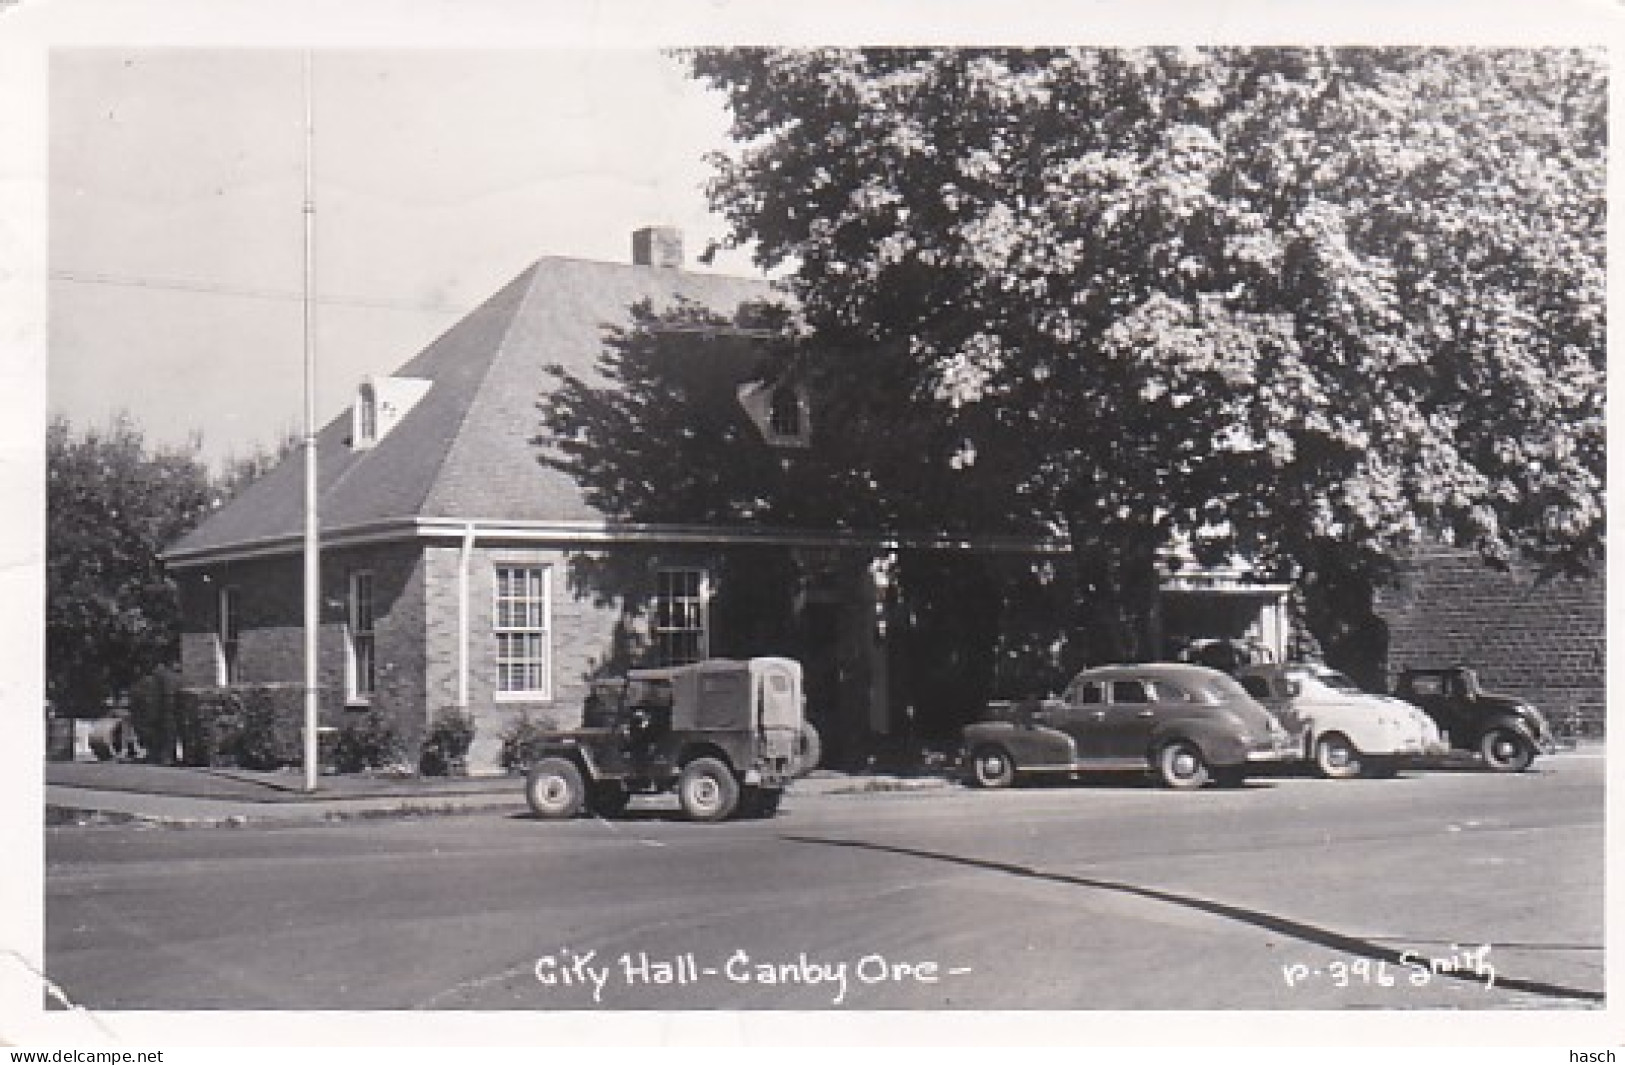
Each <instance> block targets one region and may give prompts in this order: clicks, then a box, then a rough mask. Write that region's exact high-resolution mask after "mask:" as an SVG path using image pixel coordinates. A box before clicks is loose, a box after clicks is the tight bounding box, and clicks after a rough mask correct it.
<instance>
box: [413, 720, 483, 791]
mask: <svg viewBox="0 0 1625 1065" xmlns="http://www.w3.org/2000/svg"><path fill="white" fill-rule="evenodd" d="M473 743H474V718H473V717H472V716H471V715H469V714H466V713H463V712H462V711H460V710H455V709H448V710H441V711H440V712H438V713H437V714H435V715H434V720H433V721H431V722H429V732H428V735H426V736H424V737H423V753H422V755H421V756H420V757H419V759H418V769H419V771H420V772H422V773H423V774H424V775H425V776H431V777H443V776H451V775H454V774H455V775H461V774H463V773H466V772H467V771H468V749H469V747H471V746H473Z"/></svg>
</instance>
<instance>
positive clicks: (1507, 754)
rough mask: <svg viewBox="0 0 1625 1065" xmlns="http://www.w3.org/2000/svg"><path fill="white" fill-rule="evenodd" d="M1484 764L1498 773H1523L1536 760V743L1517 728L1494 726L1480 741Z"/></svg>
mask: <svg viewBox="0 0 1625 1065" xmlns="http://www.w3.org/2000/svg"><path fill="white" fill-rule="evenodd" d="M1478 753H1479V754H1481V755H1482V756H1483V758H1484V764H1485V765H1487V766H1489V767H1490V769H1492V770H1494V771H1495V772H1497V773H1522V772H1523V771H1524V770H1525V769H1528V768H1529V767H1530V766H1531V765H1533V764H1534V761H1535V745H1534V744H1532V743H1530V742H1529V737H1527V736H1525V735H1523V734H1522V733H1521V732H1519V731H1518V730H1516V729H1510V728H1492V729H1490V730H1489V731H1488V732H1486V733H1484V738H1483V739H1481V740H1479V741H1478Z"/></svg>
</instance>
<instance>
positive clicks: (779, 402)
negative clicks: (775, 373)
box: [739, 381, 812, 448]
mask: <svg viewBox="0 0 1625 1065" xmlns="http://www.w3.org/2000/svg"><path fill="white" fill-rule="evenodd" d="M739 405H740V406H741V407H744V408H745V413H746V414H748V415H749V416H750V420H751V421H752V422H753V423H755V425H756V428H757V430H758V431H760V432H761V434H762V439H764V440H766V441H767V443H768V444H769V445H771V446H773V447H798V448H799V447H810V446H811V445H812V429H811V426H810V424H809V421H810V419H809V418H808V416H807V412H808V408H809V406H810V405H809V403H808V401H807V390H806V389H805V388H803V387H802V386H801V385H799V384H796V383H794V382H791V381H777V382H772V381H752V382H747V383H746V384H742V385H740V386H739Z"/></svg>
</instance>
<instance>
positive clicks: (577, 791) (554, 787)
mask: <svg viewBox="0 0 1625 1065" xmlns="http://www.w3.org/2000/svg"><path fill="white" fill-rule="evenodd" d="M586 797H587V786H586V784H585V783H584V782H583V781H582V779H581V770H579V769H577V768H576V765H575V763H574V762H572V761H570V760H569V759H567V758H543V759H542V760H541V761H539V762H537V763H536V764H535V765H533V766H531V768H530V773H529V774H527V775H526V777H525V801H526V802H527V803H529V804H530V812H531V813H533V814H535V815H536V816H537V817H543V818H546V819H548V820H549V821H561V820H563V819H565V818H567V817H574V816H575V815H576V814H578V813H580V812H581V806H582V803H583V801H585V799H586Z"/></svg>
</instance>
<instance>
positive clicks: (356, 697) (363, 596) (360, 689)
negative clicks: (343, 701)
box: [347, 570, 378, 703]
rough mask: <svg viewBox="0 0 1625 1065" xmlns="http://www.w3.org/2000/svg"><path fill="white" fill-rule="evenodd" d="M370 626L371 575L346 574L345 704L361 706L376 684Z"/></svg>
mask: <svg viewBox="0 0 1625 1065" xmlns="http://www.w3.org/2000/svg"><path fill="white" fill-rule="evenodd" d="M373 633H374V627H373V603H372V574H371V573H370V572H368V571H366V570H359V571H357V572H355V573H352V574H350V618H349V625H348V636H349V650H350V657H349V665H350V668H349V671H348V673H349V675H348V678H347V679H348V682H349V683H348V685H347V687H348V688H349V691H348V693H347V695H348V698H349V701H350V702H355V703H364V702H367V701H368V700H369V699H371V698H372V693H373V691H374V690H376V688H377V685H378V666H377V661H378V660H377V655H376V640H375V638H374V635H373Z"/></svg>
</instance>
